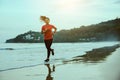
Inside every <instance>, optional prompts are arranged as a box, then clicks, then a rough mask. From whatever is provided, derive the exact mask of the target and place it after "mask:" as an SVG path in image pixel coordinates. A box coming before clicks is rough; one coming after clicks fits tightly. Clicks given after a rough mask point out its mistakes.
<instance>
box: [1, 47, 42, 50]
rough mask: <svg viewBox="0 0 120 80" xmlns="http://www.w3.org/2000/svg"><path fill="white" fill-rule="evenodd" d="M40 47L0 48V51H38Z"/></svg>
mask: <svg viewBox="0 0 120 80" xmlns="http://www.w3.org/2000/svg"><path fill="white" fill-rule="evenodd" d="M38 48H40V47H33V48H0V50H24V49H38Z"/></svg>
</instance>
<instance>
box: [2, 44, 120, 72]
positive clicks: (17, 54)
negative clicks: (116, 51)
mask: <svg viewBox="0 0 120 80" xmlns="http://www.w3.org/2000/svg"><path fill="white" fill-rule="evenodd" d="M118 43H119V42H94V43H54V44H53V45H52V48H54V50H55V56H51V61H54V62H56V63H59V62H61V60H66V59H70V58H72V57H75V56H78V55H83V54H85V52H86V51H89V50H92V49H94V48H100V47H104V46H112V45H115V44H118ZM0 45H1V46H0V62H1V63H0V71H2V70H9V69H15V68H22V67H23V68H24V67H30V66H35V65H40V64H43V63H44V59H45V58H46V49H45V45H44V43H37V44H34V43H32V44H22V43H19V44H16V43H7V44H5V43H3V44H0ZM6 48H7V50H6ZM8 48H11V49H12V50H9V49H8ZM55 60H56V61H55Z"/></svg>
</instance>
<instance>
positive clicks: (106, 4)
mask: <svg viewBox="0 0 120 80" xmlns="http://www.w3.org/2000/svg"><path fill="white" fill-rule="evenodd" d="M119 5H120V0H0V42H5V40H6V39H9V38H14V37H16V36H17V35H18V34H22V33H25V32H27V31H29V30H33V31H41V26H42V25H43V24H44V23H43V22H41V21H40V20H39V17H40V16H42V15H44V16H48V17H49V18H50V20H51V24H53V25H55V26H56V27H57V29H58V31H59V30H62V29H72V28H75V27H80V26H82V25H85V26H87V25H91V24H96V23H100V22H103V21H107V20H111V19H115V18H116V17H119V18H120V6H119Z"/></svg>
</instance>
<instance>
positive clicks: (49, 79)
mask: <svg viewBox="0 0 120 80" xmlns="http://www.w3.org/2000/svg"><path fill="white" fill-rule="evenodd" d="M45 66H46V67H47V68H48V75H47V76H46V80H53V77H52V76H51V73H52V72H54V71H55V65H53V66H52V70H51V67H50V64H45Z"/></svg>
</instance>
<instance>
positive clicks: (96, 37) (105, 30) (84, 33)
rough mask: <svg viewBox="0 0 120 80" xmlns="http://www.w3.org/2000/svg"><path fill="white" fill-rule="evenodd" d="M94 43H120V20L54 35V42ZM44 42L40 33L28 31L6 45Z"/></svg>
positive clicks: (7, 41)
mask: <svg viewBox="0 0 120 80" xmlns="http://www.w3.org/2000/svg"><path fill="white" fill-rule="evenodd" d="M94 41H120V18H116V19H114V20H109V21H105V22H101V23H99V24H93V25H89V26H80V27H79V28H73V29H70V30H61V31H58V32H57V33H56V34H55V35H54V42H94ZM39 42H43V35H42V34H41V33H40V32H35V31H28V32H27V33H24V34H20V35H18V36H17V37H15V38H13V39H8V40H6V43H39Z"/></svg>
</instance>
